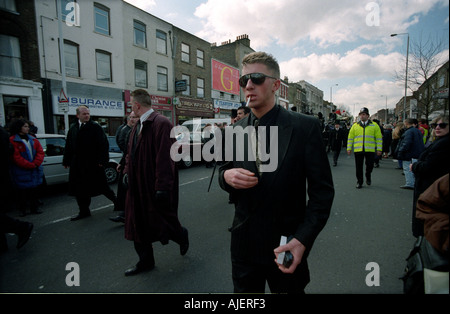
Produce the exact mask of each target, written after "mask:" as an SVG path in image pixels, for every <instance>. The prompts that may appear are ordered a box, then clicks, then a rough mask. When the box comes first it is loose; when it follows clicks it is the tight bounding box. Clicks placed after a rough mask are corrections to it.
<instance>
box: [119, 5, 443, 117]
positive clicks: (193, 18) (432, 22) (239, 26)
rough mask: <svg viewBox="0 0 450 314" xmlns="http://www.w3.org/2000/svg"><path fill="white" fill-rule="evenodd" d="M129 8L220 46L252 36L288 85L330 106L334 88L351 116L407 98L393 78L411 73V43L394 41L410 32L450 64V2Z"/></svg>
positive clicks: (335, 100)
mask: <svg viewBox="0 0 450 314" xmlns="http://www.w3.org/2000/svg"><path fill="white" fill-rule="evenodd" d="M126 1H127V2H129V3H131V4H133V5H135V6H137V7H139V8H141V9H143V10H145V11H147V12H149V13H151V14H152V15H154V16H157V17H159V18H161V19H163V20H165V21H167V22H169V23H172V24H174V25H175V26H177V27H179V28H181V29H183V30H185V31H187V32H189V33H192V34H194V35H196V36H198V37H200V38H202V39H205V40H207V41H209V42H211V43H212V42H216V43H217V44H218V45H220V43H221V42H223V41H226V40H229V39H231V40H232V41H234V40H236V37H237V36H239V35H242V34H248V35H249V38H250V40H251V47H252V48H253V49H254V50H257V51H258V50H262V51H266V52H269V53H271V54H273V55H274V56H275V58H277V60H278V62H279V63H280V67H281V77H282V78H284V77H285V76H287V77H288V78H289V81H299V80H306V81H307V82H309V83H311V84H313V85H315V86H317V87H318V88H320V89H321V90H322V91H323V92H324V99H325V100H328V101H330V89H331V87H332V101H333V103H335V104H336V105H337V106H338V107H339V106H342V105H345V106H346V107H347V108H348V109H349V110H350V111H351V112H352V111H353V108H355V110H358V109H359V108H360V107H362V106H366V107H368V108H369V109H370V112H371V113H375V112H376V110H379V109H382V108H384V107H385V104H386V98H385V97H386V96H387V97H388V107H389V108H393V107H394V106H395V104H396V103H397V102H398V101H399V100H400V98H401V97H402V96H403V95H404V83H402V82H396V81H395V80H394V74H395V70H397V71H399V72H400V71H404V70H405V55H406V42H407V36H397V37H391V36H390V34H392V33H409V35H410V41H411V43H413V42H414V41H415V42H417V41H419V38H420V37H421V36H422V38H428V37H429V36H432V38H434V40H435V41H443V42H444V47H443V51H441V52H440V55H439V58H441V59H442V62H445V61H447V60H448V59H449V50H448V41H449V40H448V38H449V14H448V12H449V1H448V0H426V1H424V0H389V1H386V0H384V1H381V0H379V1H360V0H340V1H336V0H315V1H311V0H308V1H307V0H277V1H269V0H226V1H224V0H126ZM336 84H338V85H337V86H336ZM382 95H383V96H382ZM408 95H409V92H408Z"/></svg>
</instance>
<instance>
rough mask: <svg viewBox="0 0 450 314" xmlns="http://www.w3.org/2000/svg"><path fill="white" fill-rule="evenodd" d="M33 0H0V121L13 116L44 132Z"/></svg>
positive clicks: (7, 123) (8, 119)
mask: <svg viewBox="0 0 450 314" xmlns="http://www.w3.org/2000/svg"><path fill="white" fill-rule="evenodd" d="M34 12H35V7H34V1H14V0H5V1H0V125H2V126H6V127H7V128H8V126H9V124H10V122H11V121H12V120H13V119H14V118H21V117H22V118H25V119H28V120H31V121H33V122H34V124H35V125H36V126H37V127H38V131H39V132H45V122H44V112H43V111H42V88H43V86H42V84H41V78H40V65H39V52H38V39H37V31H36V28H35V27H34V25H35V23H36V17H35V14H34Z"/></svg>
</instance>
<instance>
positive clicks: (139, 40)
mask: <svg viewBox="0 0 450 314" xmlns="http://www.w3.org/2000/svg"><path fill="white" fill-rule="evenodd" d="M133 27H134V44H135V45H136V46H139V47H143V48H147V31H146V26H145V24H144V23H141V22H139V21H136V20H135V21H134V22H133Z"/></svg>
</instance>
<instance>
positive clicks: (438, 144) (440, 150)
mask: <svg viewBox="0 0 450 314" xmlns="http://www.w3.org/2000/svg"><path fill="white" fill-rule="evenodd" d="M444 125H445V127H443V126H444ZM431 126H432V127H433V128H434V129H435V134H436V140H435V141H434V142H433V143H432V144H431V145H430V146H428V147H427V148H426V149H425V151H424V152H423V153H422V154H421V155H420V157H419V160H418V161H417V162H415V163H413V164H412V167H411V171H412V172H413V173H414V175H415V184H414V203H413V215H412V217H413V223H412V231H413V235H414V236H415V237H419V236H423V222H422V221H421V220H419V219H417V218H416V203H417V200H418V198H419V196H420V194H422V193H423V192H424V191H425V190H426V189H427V188H428V187H429V186H431V185H432V184H433V183H434V181H436V180H437V179H439V178H440V177H442V176H443V175H445V174H447V173H449V172H450V163H449V162H448V157H449V156H450V135H449V125H448V117H438V118H436V119H434V120H433V123H431Z"/></svg>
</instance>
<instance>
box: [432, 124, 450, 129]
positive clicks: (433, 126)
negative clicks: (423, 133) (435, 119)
mask: <svg viewBox="0 0 450 314" xmlns="http://www.w3.org/2000/svg"><path fill="white" fill-rule="evenodd" d="M447 125H448V123H445V122H442V123H432V124H431V127H432V128H433V129H435V128H436V127H437V126H439V127H440V128H441V129H445V128H446V127H447Z"/></svg>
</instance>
